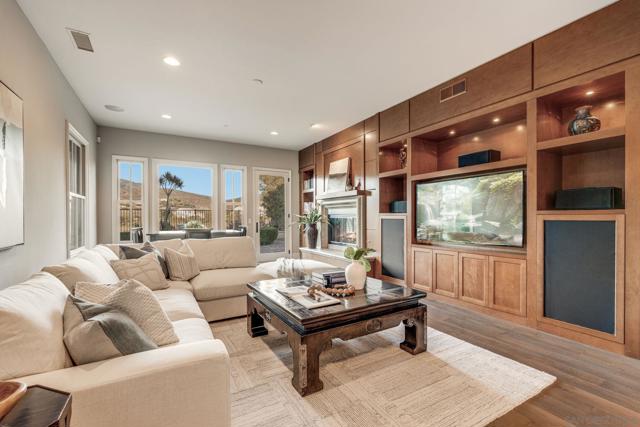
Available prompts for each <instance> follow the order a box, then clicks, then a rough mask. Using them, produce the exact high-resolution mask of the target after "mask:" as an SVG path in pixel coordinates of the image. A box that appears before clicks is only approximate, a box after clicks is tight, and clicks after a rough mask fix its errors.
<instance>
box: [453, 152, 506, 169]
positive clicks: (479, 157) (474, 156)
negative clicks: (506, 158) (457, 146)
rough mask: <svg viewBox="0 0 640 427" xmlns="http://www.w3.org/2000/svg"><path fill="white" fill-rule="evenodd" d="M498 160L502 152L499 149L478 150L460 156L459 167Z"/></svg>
mask: <svg viewBox="0 0 640 427" xmlns="http://www.w3.org/2000/svg"><path fill="white" fill-rule="evenodd" d="M498 160H500V152H499V151H497V150H484V151H478V152H476V153H469V154H463V155H462V156H458V167H459V168H463V167H465V166H473V165H481V164H483V163H491V162H497V161H498Z"/></svg>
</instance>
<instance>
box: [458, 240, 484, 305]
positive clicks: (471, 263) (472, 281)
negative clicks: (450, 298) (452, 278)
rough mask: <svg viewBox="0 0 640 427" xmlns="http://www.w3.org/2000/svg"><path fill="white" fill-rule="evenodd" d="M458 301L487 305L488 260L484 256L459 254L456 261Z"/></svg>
mask: <svg viewBox="0 0 640 427" xmlns="http://www.w3.org/2000/svg"><path fill="white" fill-rule="evenodd" d="M458 268H459V274H458V275H459V277H460V299H461V300H464V301H467V302H471V303H474V304H479V305H487V304H488V300H489V298H488V295H489V259H488V257H487V256H485V255H476V254H466V253H462V252H461V253H460V255H459V260H458Z"/></svg>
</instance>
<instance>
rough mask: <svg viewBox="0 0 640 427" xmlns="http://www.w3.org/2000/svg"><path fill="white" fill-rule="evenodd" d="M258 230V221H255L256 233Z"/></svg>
mask: <svg viewBox="0 0 640 427" xmlns="http://www.w3.org/2000/svg"><path fill="white" fill-rule="evenodd" d="M257 232H258V223H257V222H256V233H257Z"/></svg>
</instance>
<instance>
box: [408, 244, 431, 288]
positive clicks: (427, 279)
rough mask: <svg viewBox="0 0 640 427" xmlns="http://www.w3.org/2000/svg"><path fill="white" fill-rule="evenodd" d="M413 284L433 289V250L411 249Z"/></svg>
mask: <svg viewBox="0 0 640 427" xmlns="http://www.w3.org/2000/svg"><path fill="white" fill-rule="evenodd" d="M412 252H413V256H412V260H413V284H414V285H415V286H417V287H419V288H422V289H426V290H427V291H432V290H433V250H431V249H419V248H413V249H412Z"/></svg>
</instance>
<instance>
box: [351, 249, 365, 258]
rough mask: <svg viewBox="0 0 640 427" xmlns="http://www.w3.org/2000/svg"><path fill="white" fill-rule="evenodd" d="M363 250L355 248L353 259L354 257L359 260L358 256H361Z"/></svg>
mask: <svg viewBox="0 0 640 427" xmlns="http://www.w3.org/2000/svg"><path fill="white" fill-rule="evenodd" d="M364 253H365V250H364V249H362V248H358V249H357V250H356V253H355V254H353V259H355V260H356V261H357V260H359V259H360V258H362V255H364Z"/></svg>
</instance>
